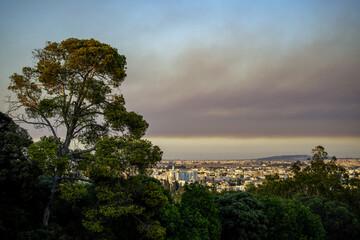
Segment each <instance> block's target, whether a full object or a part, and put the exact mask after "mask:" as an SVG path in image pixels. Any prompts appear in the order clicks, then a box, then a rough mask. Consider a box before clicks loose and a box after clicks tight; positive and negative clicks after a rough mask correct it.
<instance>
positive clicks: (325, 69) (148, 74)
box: [124, 25, 360, 136]
mask: <svg viewBox="0 0 360 240" xmlns="http://www.w3.org/2000/svg"><path fill="white" fill-rule="evenodd" d="M344 26H345V25H343V27H344ZM337 27H338V30H337V32H336V34H334V33H331V34H330V35H329V36H323V35H320V36H316V37H314V38H313V39H308V41H305V42H301V43H300V42H296V41H294V42H293V46H292V47H291V46H289V45H286V44H285V46H283V45H282V44H283V43H284V42H283V41H282V40H280V39H281V36H280V37H279V36H276V35H272V36H271V34H270V36H269V37H268V39H267V41H263V39H260V40H258V39H256V38H253V37H254V36H253V35H251V34H250V35H249V36H247V35H246V32H241V30H239V31H238V32H237V33H236V34H233V35H231V34H230V33H231V32H232V31H234V26H229V28H228V29H222V30H221V31H222V32H223V33H224V34H223V35H221V36H217V35H216V31H215V32H213V35H211V34H209V36H210V35H211V36H213V38H214V39H213V40H210V41H207V43H206V44H202V43H201V42H198V41H193V42H191V43H188V44H186V45H185V47H183V48H182V49H181V50H178V51H177V52H176V54H174V55H172V56H171V58H170V57H169V58H164V57H159V56H157V55H156V54H154V55H151V54H149V55H148V56H145V57H144V58H142V59H140V60H138V62H136V63H135V65H137V66H140V68H141V67H142V66H144V69H142V71H139V72H133V71H131V72H129V80H130V81H135V83H134V84H133V85H132V84H129V85H125V89H126V87H130V88H129V89H128V90H125V91H124V92H125V94H126V95H125V97H126V98H127V100H128V101H127V102H128V103H129V104H130V105H129V106H130V107H131V108H134V109H136V110H137V111H138V112H139V113H141V114H143V115H144V116H145V118H146V119H147V120H148V121H149V123H150V129H149V135H150V136H179V135H180V136H293V135H296V136H359V135H360V95H359V94H358V93H359V91H360V69H359V67H358V66H360V47H359V46H358V44H356V42H357V41H356V40H360V37H359V35H358V33H353V32H351V31H349V30H347V29H348V28H350V29H354V27H355V26H349V25H346V28H345V27H344V28H340V27H339V26H337ZM342 29H345V30H342ZM344 31H345V35H343V34H344ZM226 34H228V36H226V37H225V38H226V42H224V41H225V39H223V38H222V36H224V35H226ZM229 36H232V37H229ZM289 44H290V43H289ZM132 74H134V75H132ZM140 85H141V86H140Z"/></svg>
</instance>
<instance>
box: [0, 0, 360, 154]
mask: <svg viewBox="0 0 360 240" xmlns="http://www.w3.org/2000/svg"><path fill="white" fill-rule="evenodd" d="M359 10H360V2H359V1H346V0H345V1H332V0H326V1H325V0H323V1H320V0H319V1H226V0H225V1H190V0H189V1H187V0H181V1H180V0H179V1H175V0H173V1H145V0H143V1H74V0H73V1H70V0H69V1H16V0H15V1H2V2H1V3H0V33H1V38H0V52H1V55H0V87H1V89H3V90H2V91H1V92H0V98H1V100H5V96H6V95H9V94H10V93H9V92H8V91H7V90H6V88H7V86H8V84H9V78H8V77H9V76H10V75H11V74H12V73H14V72H20V71H21V68H22V67H23V66H28V65H32V64H33V59H32V54H31V52H32V50H33V49H35V48H42V47H44V45H45V42H46V41H55V42H59V41H62V40H64V39H67V38H69V37H76V38H84V39H85V38H95V39H97V40H99V41H101V42H104V43H108V44H110V45H111V46H113V47H116V48H117V49H118V50H119V52H120V53H121V54H124V55H125V56H126V57H127V61H128V77H127V79H126V81H125V82H124V84H123V85H122V87H121V92H122V93H123V94H124V96H125V98H126V100H127V106H128V108H129V109H131V110H134V111H136V112H138V113H140V114H142V115H144V118H145V119H146V120H147V121H148V122H149V123H150V127H149V130H148V134H147V136H146V137H147V138H149V139H151V140H152V141H153V142H154V143H155V144H159V145H160V147H161V148H162V149H163V150H164V157H165V158H186V159H217V158H248V157H262V156H267V155H281V154H291V153H294V154H303V153H305V154H307V153H310V151H311V148H312V147H314V146H315V145H318V144H322V145H324V146H325V148H326V149H327V150H328V151H329V153H330V154H332V155H337V156H360V148H359V147H360V95H359V91H360V68H359V66H360V45H359V44H358V43H359V42H360V30H359V29H360V14H358V13H359ZM0 109H1V110H2V111H6V110H7V106H6V104H5V103H4V104H2V105H1V106H0ZM29 130H30V133H31V135H32V136H34V137H35V138H36V137H38V136H40V135H42V134H45V133H44V132H38V131H36V130H34V129H29Z"/></svg>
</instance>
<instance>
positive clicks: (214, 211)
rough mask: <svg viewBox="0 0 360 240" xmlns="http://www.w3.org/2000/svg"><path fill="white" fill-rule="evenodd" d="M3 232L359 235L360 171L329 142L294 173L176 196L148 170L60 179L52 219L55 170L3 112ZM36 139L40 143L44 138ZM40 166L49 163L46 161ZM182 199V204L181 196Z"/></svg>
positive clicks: (189, 189) (8, 235) (39, 235)
mask: <svg viewBox="0 0 360 240" xmlns="http://www.w3.org/2000/svg"><path fill="white" fill-rule="evenodd" d="M0 124H1V125H0V126H1V128H0V146H1V152H0V167H1V172H0V174H1V175H0V177H1V178H0V187H1V199H0V234H1V239H29V240H30V239H64V240H65V239H172V240H175V239H179V240H180V239H211V240H212V239H214V240H215V239H230V240H231V239H359V236H360V231H359V230H360V224H359V201H358V200H359V197H360V194H359V182H360V181H359V178H354V179H349V178H348V176H347V174H346V172H345V170H344V169H343V168H341V167H340V166H338V165H337V164H336V159H332V160H331V161H330V162H328V163H325V161H324V160H326V159H327V153H326V152H325V151H324V149H323V148H322V147H321V146H318V147H316V148H315V149H314V151H313V154H314V156H313V160H312V162H311V165H310V166H308V167H305V168H301V165H300V163H299V162H298V163H296V164H294V166H293V168H292V171H293V177H291V178H288V179H280V178H279V177H278V176H277V175H274V176H270V177H268V178H266V180H265V181H264V183H263V184H262V185H259V186H257V187H255V186H248V188H247V191H248V192H236V191H228V192H222V193H216V192H214V191H212V190H211V189H208V188H207V187H205V186H203V185H201V184H199V183H191V184H189V185H185V188H184V192H183V193H182V194H181V196H180V198H176V196H175V198H174V196H172V195H171V193H170V191H168V190H166V189H165V188H164V187H163V186H162V185H161V184H160V182H159V181H157V180H156V179H153V178H150V177H148V176H147V175H146V174H138V175H133V176H131V177H127V178H121V177H115V175H114V176H111V175H109V174H98V175H96V176H98V177H97V178H93V182H82V183H81V184H69V183H68V182H63V183H61V184H60V185H59V192H58V193H57V196H56V198H55V200H54V202H53V205H52V211H51V214H50V217H49V225H48V226H47V227H45V226H44V225H43V223H42V219H43V210H44V208H45V207H46V205H47V204H48V198H49V194H50V193H51V191H52V176H51V175H49V174H48V173H46V172H44V170H42V167H41V166H39V162H34V161H32V160H31V159H30V158H29V155H28V150H27V149H28V148H29V146H34V143H33V142H32V140H31V138H30V136H29V135H28V134H27V132H26V131H25V130H24V129H22V128H20V127H19V126H18V125H16V124H15V123H14V122H13V121H12V120H11V118H9V117H8V116H7V115H5V114H3V113H1V121H0ZM35 146H36V145H35ZM40 165H41V164H40ZM174 200H175V201H174Z"/></svg>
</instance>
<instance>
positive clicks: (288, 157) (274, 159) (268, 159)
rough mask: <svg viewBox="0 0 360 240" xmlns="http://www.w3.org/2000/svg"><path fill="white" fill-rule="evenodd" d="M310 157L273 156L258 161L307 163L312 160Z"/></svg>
mask: <svg viewBox="0 0 360 240" xmlns="http://www.w3.org/2000/svg"><path fill="white" fill-rule="evenodd" d="M310 157H311V156H310V155H281V156H273V157H266V158H257V159H256V160H261V161H285V160H288V161H305V160H307V159H308V158H310Z"/></svg>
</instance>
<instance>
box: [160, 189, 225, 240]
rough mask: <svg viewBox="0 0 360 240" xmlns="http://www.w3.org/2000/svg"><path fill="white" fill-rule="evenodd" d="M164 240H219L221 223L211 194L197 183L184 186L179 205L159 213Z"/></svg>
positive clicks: (173, 205) (169, 206)
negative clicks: (163, 229) (164, 232)
mask: <svg viewBox="0 0 360 240" xmlns="http://www.w3.org/2000/svg"><path fill="white" fill-rule="evenodd" d="M161 223H162V225H163V226H164V227H166V239H172V240H178V239H179V240H180V239H189V240H190V239H199V240H200V239H219V238H220V233H221V223H220V220H219V216H218V210H217V209H216V206H215V202H214V197H213V195H212V193H211V192H210V191H209V190H208V189H207V188H206V187H204V186H202V185H201V184H199V183H191V184H189V185H185V191H184V194H183V195H182V198H181V204H179V205H178V204H168V205H167V206H166V208H165V210H164V211H163V212H162V213H161Z"/></svg>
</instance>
